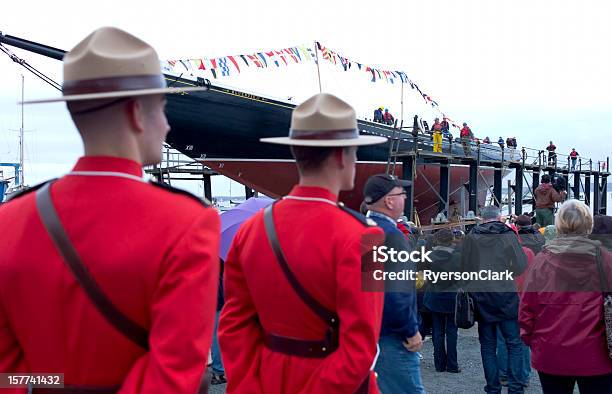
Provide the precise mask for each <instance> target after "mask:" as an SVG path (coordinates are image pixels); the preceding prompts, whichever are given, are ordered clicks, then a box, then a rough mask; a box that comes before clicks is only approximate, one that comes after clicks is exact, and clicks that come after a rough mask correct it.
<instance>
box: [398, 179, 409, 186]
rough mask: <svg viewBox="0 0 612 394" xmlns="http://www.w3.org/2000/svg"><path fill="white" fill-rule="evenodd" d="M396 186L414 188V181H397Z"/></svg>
mask: <svg viewBox="0 0 612 394" xmlns="http://www.w3.org/2000/svg"><path fill="white" fill-rule="evenodd" d="M396 185H397V186H399V187H408V186H412V181H408V180H406V179H398V180H397V181H396Z"/></svg>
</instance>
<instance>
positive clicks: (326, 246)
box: [219, 186, 384, 394]
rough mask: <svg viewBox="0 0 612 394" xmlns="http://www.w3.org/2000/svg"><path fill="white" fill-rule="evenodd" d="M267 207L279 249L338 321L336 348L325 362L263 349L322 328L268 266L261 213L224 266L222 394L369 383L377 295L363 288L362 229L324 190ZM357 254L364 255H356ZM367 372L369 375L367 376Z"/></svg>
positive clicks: (348, 389) (365, 244)
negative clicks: (275, 339) (278, 338)
mask: <svg viewBox="0 0 612 394" xmlns="http://www.w3.org/2000/svg"><path fill="white" fill-rule="evenodd" d="M289 196H290V197H299V198H304V197H306V198H318V199H326V200H328V201H331V202H332V203H331V204H330V203H328V202H324V201H322V200H319V201H300V200H295V199H284V200H282V201H280V202H278V203H277V204H275V206H274V220H275V224H276V230H277V233H278V238H279V241H280V244H281V248H282V249H283V252H284V254H285V257H286V259H287V262H288V264H289V266H290V267H291V269H292V271H293V273H294V275H295V276H296V277H297V279H298V280H299V281H300V283H301V284H302V286H304V288H305V289H306V291H307V292H309V293H310V294H311V295H312V297H314V298H315V299H316V300H317V301H319V302H320V303H322V304H323V305H324V306H325V307H326V308H327V309H329V310H331V311H336V313H337V315H338V316H339V318H340V341H339V348H338V349H337V350H336V351H334V352H333V353H331V354H330V355H328V356H327V357H325V358H301V357H297V356H290V355H285V354H282V353H278V352H274V351H272V350H270V349H268V348H267V347H265V346H264V344H263V340H262V335H263V330H264V328H265V329H266V330H267V331H268V332H270V333H274V334H276V335H282V336H286V337H293V338H298V339H312V340H321V339H323V338H324V337H325V330H326V328H327V326H326V324H325V323H324V322H323V321H322V320H321V319H320V318H319V317H318V316H317V315H315V314H314V313H313V312H312V311H311V310H310V309H309V308H308V307H307V306H306V305H305V304H304V302H303V301H302V300H301V299H300V298H299V296H298V295H297V294H296V293H295V291H294V290H293V288H292V287H291V285H290V284H289V282H288V281H287V279H286V278H285V276H284V274H283V272H282V270H281V268H280V266H279V263H278V262H277V260H276V258H275V257H274V254H273V251H272V248H271V247H270V244H269V241H268V238H267V236H266V233H265V229H264V223H263V214H262V212H259V213H258V214H256V215H255V216H254V217H252V218H251V219H250V220H248V221H247V222H246V223H245V224H244V225H243V226H242V227H241V228H240V229H239V230H238V232H237V234H236V237H235V238H234V241H233V244H232V247H231V249H230V252H229V255H228V258H227V261H226V262H225V272H224V275H225V278H224V289H225V305H224V307H223V310H222V312H221V319H220V321H219V344H220V346H221V353H222V355H223V364H224V367H225V372H226V375H227V379H228V384H227V392H228V393H268V394H269V393H272V394H274V393H279V394H280V393H283V394H284V393H351V394H352V393H354V392H355V391H356V390H357V388H358V387H359V385H360V384H361V383H362V382H363V381H364V379H365V378H366V377H367V376H368V373H369V374H370V392H371V393H375V392H377V391H378V390H377V388H376V381H375V378H374V374H373V372H371V371H370V368H371V367H372V365H373V363H374V361H375V355H376V352H377V342H378V335H379V332H380V326H381V318H382V307H383V295H384V294H383V293H382V292H364V291H362V289H361V280H362V278H361V275H362V273H361V255H362V252H363V251H364V250H367V251H370V250H371V249H372V246H373V245H371V244H370V241H369V240H370V239H371V237H365V236H366V235H372V236H373V237H378V239H379V241H382V230H380V228H378V227H367V226H365V225H364V224H363V223H362V222H360V221H359V220H357V219H356V218H354V217H352V216H351V215H349V214H348V213H346V212H343V211H342V210H341V209H340V208H338V207H337V206H336V205H335V204H334V202H335V201H336V199H337V197H336V196H334V195H333V194H331V193H330V192H329V191H327V190H326V189H322V188H318V187H303V186H296V187H294V188H293V190H292V191H291V193H290V194H289ZM363 248H365V249H363ZM369 371H370V372H369Z"/></svg>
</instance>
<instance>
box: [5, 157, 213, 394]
mask: <svg viewBox="0 0 612 394" xmlns="http://www.w3.org/2000/svg"><path fill="white" fill-rule="evenodd" d="M50 193H51V198H52V202H53V204H54V206H55V209H56V211H57V215H58V217H59V219H60V221H61V223H62V224H63V227H64V228H65V231H66V233H67V235H68V238H69V239H70V241H71V242H72V244H73V245H74V248H75V249H76V251H77V252H78V255H79V256H80V258H81V260H82V262H83V264H84V265H85V266H86V267H87V268H88V270H89V271H90V273H91V276H92V277H93V278H94V279H95V281H96V282H97V284H98V285H99V287H100V288H101V290H102V291H103V292H104V293H105V295H106V296H107V297H108V299H110V301H111V302H112V303H113V304H114V305H115V306H116V307H117V308H118V309H119V310H120V311H121V312H122V313H123V314H125V315H126V316H128V317H129V318H130V319H131V320H133V321H134V322H135V323H137V324H138V325H139V326H141V327H142V328H144V329H145V330H147V332H148V345H149V346H148V347H149V351H146V350H144V349H143V348H141V347H140V346H138V345H137V344H136V343H134V342H132V341H131V340H129V339H128V338H127V337H126V336H124V335H123V334H122V333H121V332H119V331H118V330H117V329H116V328H115V327H114V326H112V325H111V324H110V323H109V321H108V320H106V319H105V317H104V316H103V315H102V314H101V313H100V312H99V310H98V309H96V307H95V306H94V305H93V304H92V302H91V300H90V298H88V296H87V295H86V294H85V292H84V290H83V288H82V287H81V286H80V285H79V283H78V282H77V280H76V279H75V277H74V276H73V274H72V272H71V271H70V270H69V269H68V267H67V266H66V264H65V262H64V261H63V259H62V258H61V257H60V254H59V252H58V249H57V248H56V246H55V245H54V243H53V242H52V240H51V238H50V236H49V234H48V233H47V231H46V230H45V227H44V226H43V223H42V222H41V216H40V215H39V212H38V211H37V202H36V198H37V195H36V193H35V192H30V193H26V194H24V195H22V196H20V197H18V198H15V199H14V200H12V201H10V202H8V203H6V204H4V205H3V206H2V207H1V208H0V228H2V229H3V235H2V253H0V372H2V373H7V372H12V373H35V372H45V373H63V374H65V375H64V377H65V383H66V385H76V386H79V387H86V388H91V387H106V388H115V389H117V390H119V391H120V392H122V393H130V394H132V393H195V392H197V390H198V388H199V386H200V383H201V379H202V376H203V374H204V372H205V368H206V361H207V357H208V350H209V348H210V344H211V337H212V330H213V324H214V320H213V319H214V315H215V305H216V302H217V298H216V293H215V291H216V288H217V282H218V269H219V268H218V259H219V257H218V249H219V216H218V214H217V212H216V211H215V210H213V209H210V208H205V207H204V206H203V205H202V204H201V203H200V202H198V201H196V199H195V198H192V197H189V196H186V195H184V194H182V193H180V192H178V191H175V192H174V193H173V192H172V190H167V189H164V188H162V187H158V186H155V185H152V184H149V183H146V182H145V181H143V179H142V169H141V166H140V164H139V163H136V162H134V161H131V160H128V159H122V158H111V157H83V158H81V159H79V161H78V163H77V164H76V166H75V167H74V169H73V171H72V172H71V173H69V174H68V175H66V176H64V177H62V178H60V179H59V180H57V181H55V182H54V183H52V184H51V189H50ZM119 386H120V387H119ZM22 390H23V391H25V389H22Z"/></svg>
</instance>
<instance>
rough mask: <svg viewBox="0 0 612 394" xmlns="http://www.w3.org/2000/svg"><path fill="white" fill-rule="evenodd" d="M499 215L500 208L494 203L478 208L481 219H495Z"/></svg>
mask: <svg viewBox="0 0 612 394" xmlns="http://www.w3.org/2000/svg"><path fill="white" fill-rule="evenodd" d="M500 216H501V210H500V209H499V207H497V206H495V205H487V206H486V207H482V208H481V209H480V217H481V218H482V219H483V220H491V219H497V218H498V217H500Z"/></svg>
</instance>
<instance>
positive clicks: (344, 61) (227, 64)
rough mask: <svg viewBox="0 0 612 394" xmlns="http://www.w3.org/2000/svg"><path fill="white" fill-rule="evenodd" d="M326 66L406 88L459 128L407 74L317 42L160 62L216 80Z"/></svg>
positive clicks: (168, 68) (164, 67)
mask: <svg viewBox="0 0 612 394" xmlns="http://www.w3.org/2000/svg"><path fill="white" fill-rule="evenodd" d="M315 51H318V52H320V54H321V56H320V58H321V59H322V61H324V62H328V63H329V64H332V65H335V66H338V67H340V68H341V69H342V70H344V71H349V70H352V71H361V72H365V73H367V74H368V76H369V77H370V81H371V82H379V81H383V80H384V81H386V82H387V83H391V84H395V83H396V82H397V83H401V84H407V85H410V87H411V88H412V89H413V90H416V91H417V92H419V95H420V96H421V97H422V98H423V100H425V103H427V104H429V105H431V106H432V107H433V108H434V109H436V110H437V111H438V112H440V114H441V115H442V116H443V117H444V119H446V120H447V121H448V122H449V123H450V124H451V125H452V126H453V127H456V128H460V127H459V126H458V125H457V124H455V122H453V121H452V120H451V119H450V118H448V117H447V116H446V115H445V114H444V113H443V112H442V111H441V110H440V109H439V105H438V102H437V101H436V100H434V99H432V98H431V96H429V95H428V94H426V93H424V92H423V91H422V90H421V88H420V87H419V85H417V84H416V83H415V82H414V81H412V80H411V79H410V78H409V77H408V75H407V74H406V73H405V72H404V71H399V70H383V69H380V68H376V67H372V66H369V65H366V64H363V63H360V62H357V61H354V60H351V59H349V58H347V57H344V56H342V55H341V54H339V53H338V52H336V51H333V50H331V49H329V48H327V47H325V46H324V45H322V44H321V43H320V42H318V41H315V46H314V48H312V47H310V46H306V45H298V46H294V47H289V48H282V49H275V50H269V51H262V52H254V53H249V54H243V55H228V56H222V57H215V58H198V59H174V60H164V61H162V62H161V66H162V70H163V71H164V72H170V73H173V74H179V75H180V74H187V75H191V76H203V75H204V74H205V73H209V74H210V75H211V76H212V77H213V78H214V79H217V78H219V77H228V76H231V75H235V74H240V72H241V71H244V70H245V69H256V70H263V69H268V68H281V67H288V66H291V65H294V64H303V63H306V62H314V63H315V64H316V63H317V59H318V57H317V53H315Z"/></svg>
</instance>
